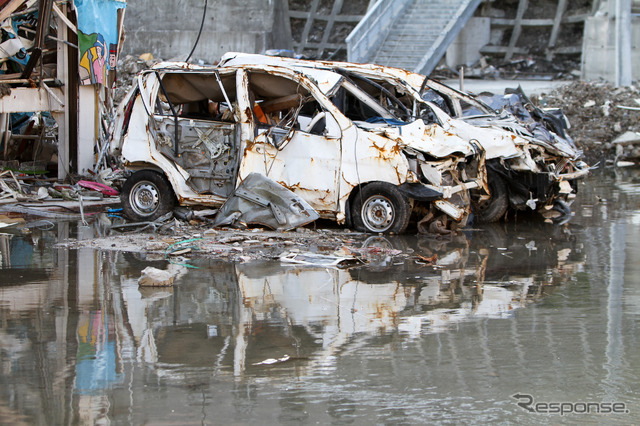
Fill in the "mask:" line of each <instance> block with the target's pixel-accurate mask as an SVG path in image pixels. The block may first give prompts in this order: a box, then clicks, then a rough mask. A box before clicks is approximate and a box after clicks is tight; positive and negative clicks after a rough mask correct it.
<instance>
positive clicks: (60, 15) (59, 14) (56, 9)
mask: <svg viewBox="0 0 640 426" xmlns="http://www.w3.org/2000/svg"><path fill="white" fill-rule="evenodd" d="M53 11H54V12H55V13H56V16H57V17H58V18H60V20H61V21H62V22H64V24H65V25H66V26H67V28H69V29H70V30H71V31H73V32H74V33H76V34H78V29H77V28H76V26H75V25H73V24H72V23H71V21H70V20H69V18H67V17H66V15H65V14H64V13H62V11H61V10H60V8H59V7H58V6H57V5H56V4H55V3H54V4H53Z"/></svg>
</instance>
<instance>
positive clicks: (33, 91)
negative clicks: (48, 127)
mask: <svg viewBox="0 0 640 426" xmlns="http://www.w3.org/2000/svg"><path fill="white" fill-rule="evenodd" d="M47 89H48V90H45V89H39V88H28V87H14V88H13V89H11V93H10V94H9V95H7V96H5V97H3V98H0V113H4V112H35V111H54V112H59V111H63V110H64V105H62V104H60V103H59V102H58V101H56V98H57V99H58V100H60V99H64V94H63V93H62V90H61V89H59V88H57V87H51V88H47ZM49 91H51V93H52V94H53V96H52V95H51V94H49Z"/></svg>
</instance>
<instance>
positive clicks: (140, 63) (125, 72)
mask: <svg viewBox="0 0 640 426" xmlns="http://www.w3.org/2000/svg"><path fill="white" fill-rule="evenodd" d="M158 62H162V60H161V59H158V58H154V57H153V55H152V54H151V53H143V54H142V55H140V56H137V57H136V56H132V55H127V56H125V57H124V58H120V59H118V79H117V80H116V84H115V91H114V95H113V102H114V105H116V106H117V105H118V104H119V103H120V101H121V100H122V98H124V95H126V94H127V92H128V91H129V89H131V86H132V85H133V79H134V78H135V77H136V75H137V74H138V73H139V72H140V71H142V70H146V69H149V68H151V67H153V66H154V65H155V64H157V63H158Z"/></svg>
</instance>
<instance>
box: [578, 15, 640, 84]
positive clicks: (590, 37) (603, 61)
mask: <svg viewBox="0 0 640 426" xmlns="http://www.w3.org/2000/svg"><path fill="white" fill-rule="evenodd" d="M631 28H632V35H631V67H632V79H633V80H640V50H639V49H638V47H640V17H638V16H633V17H632V18H631ZM615 31H616V21H615V19H611V18H609V16H592V17H590V18H588V19H587V20H586V22H585V27H584V40H583V46H582V78H583V79H585V80H594V79H598V78H603V79H605V80H607V81H610V82H614V81H616V44H615V41H616V39H615V35H616V33H615Z"/></svg>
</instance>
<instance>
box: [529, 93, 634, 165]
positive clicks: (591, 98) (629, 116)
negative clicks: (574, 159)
mask: <svg viewBox="0 0 640 426" xmlns="http://www.w3.org/2000/svg"><path fill="white" fill-rule="evenodd" d="M532 101H533V102H534V103H535V104H536V105H538V106H539V107H541V108H562V111H563V112H564V113H565V115H566V116H567V117H568V119H569V122H570V123H571V129H570V130H569V133H570V134H571V137H572V138H573V139H574V141H575V142H576V144H577V145H578V146H579V147H580V148H581V149H583V150H584V153H585V158H586V161H587V162H588V163H590V164H592V165H596V164H597V163H600V164H604V163H606V162H614V161H617V160H632V159H633V158H636V157H640V152H638V150H637V148H638V147H640V138H638V137H636V138H635V139H636V140H637V142H635V143H616V142H615V140H616V138H618V137H619V136H621V135H623V134H624V133H626V132H640V90H639V89H638V87H636V86H630V87H619V88H616V87H614V86H613V85H611V84H610V83H606V82H584V81H575V82H572V83H569V84H567V85H564V86H561V87H559V88H558V89H556V90H554V91H553V92H551V93H548V94H542V95H541V96H534V97H532Z"/></svg>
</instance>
